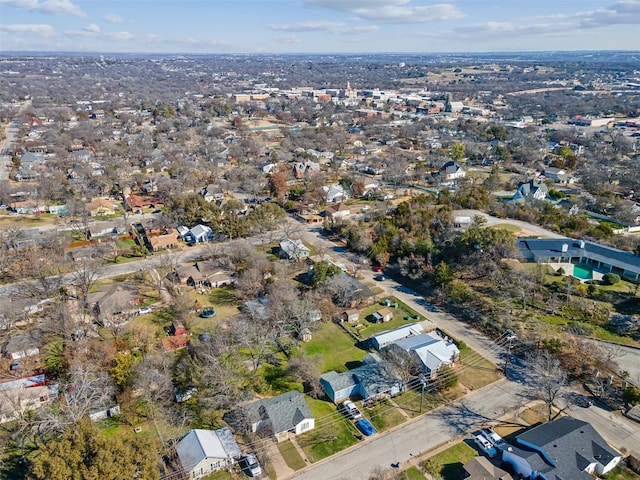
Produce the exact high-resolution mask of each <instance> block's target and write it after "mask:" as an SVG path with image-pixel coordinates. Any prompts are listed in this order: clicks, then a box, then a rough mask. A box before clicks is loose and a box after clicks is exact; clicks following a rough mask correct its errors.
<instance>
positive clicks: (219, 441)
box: [176, 428, 242, 478]
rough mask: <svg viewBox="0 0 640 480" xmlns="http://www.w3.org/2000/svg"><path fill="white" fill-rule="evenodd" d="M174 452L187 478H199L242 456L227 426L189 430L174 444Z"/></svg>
mask: <svg viewBox="0 0 640 480" xmlns="http://www.w3.org/2000/svg"><path fill="white" fill-rule="evenodd" d="M176 453H177V454H178V458H179V459H180V463H181V464H182V469H183V471H184V472H185V473H186V474H187V478H200V477H204V476H205V475H209V474H210V473H212V472H216V471H218V470H222V469H223V468H229V467H231V466H232V465H233V464H234V463H235V462H236V460H238V459H239V458H240V457H241V456H242V451H241V450H240V447H239V446H238V444H237V443H236V441H235V439H234V438H233V434H232V433H231V430H229V429H228V428H220V429H218V430H200V429H194V430H190V431H189V432H187V434H186V435H185V436H184V437H182V438H181V439H180V441H178V443H177V444H176Z"/></svg>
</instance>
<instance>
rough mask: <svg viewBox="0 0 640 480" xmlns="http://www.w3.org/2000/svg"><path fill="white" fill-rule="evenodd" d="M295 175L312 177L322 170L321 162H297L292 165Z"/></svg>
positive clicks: (297, 176)
mask: <svg viewBox="0 0 640 480" xmlns="http://www.w3.org/2000/svg"><path fill="white" fill-rule="evenodd" d="M291 168H292V170H293V176H294V177H296V178H303V177H310V176H313V175H315V174H316V173H318V172H320V164H319V163H316V162H312V161H311V160H305V161H304V162H295V163H294V164H293V166H292V167H291Z"/></svg>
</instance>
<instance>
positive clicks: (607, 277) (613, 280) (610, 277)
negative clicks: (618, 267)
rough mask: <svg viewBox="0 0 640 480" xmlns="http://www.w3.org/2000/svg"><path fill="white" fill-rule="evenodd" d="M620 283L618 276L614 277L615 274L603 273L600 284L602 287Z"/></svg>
mask: <svg viewBox="0 0 640 480" xmlns="http://www.w3.org/2000/svg"><path fill="white" fill-rule="evenodd" d="M618 283H620V275H616V274H615V273H611V272H609V273H605V274H604V275H603V276H602V284H603V285H616V284H618Z"/></svg>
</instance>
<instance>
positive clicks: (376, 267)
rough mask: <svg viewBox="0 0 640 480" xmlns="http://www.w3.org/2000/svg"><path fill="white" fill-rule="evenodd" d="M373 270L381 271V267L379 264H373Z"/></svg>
mask: <svg viewBox="0 0 640 480" xmlns="http://www.w3.org/2000/svg"><path fill="white" fill-rule="evenodd" d="M373 271H374V272H381V271H382V267H381V266H380V265H374V266H373Z"/></svg>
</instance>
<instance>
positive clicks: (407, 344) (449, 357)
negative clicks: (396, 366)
mask: <svg viewBox="0 0 640 480" xmlns="http://www.w3.org/2000/svg"><path fill="white" fill-rule="evenodd" d="M390 347H397V348H401V349H402V350H404V351H405V352H407V353H409V355H412V356H413V357H414V358H416V359H417V360H418V361H419V363H420V365H421V367H422V370H423V371H424V373H425V374H426V376H427V377H428V378H431V379H433V378H435V377H436V376H437V374H438V370H439V369H440V368H442V367H443V366H445V365H452V364H454V363H455V362H457V361H458V360H459V359H460V350H459V349H458V347H457V346H456V344H455V343H453V341H451V340H450V339H443V338H442V337H440V336H439V335H437V334H436V333H435V332H431V333H421V334H420V335H414V336H411V337H408V338H403V339H401V340H398V341H396V342H394V343H393V344H392V345H390Z"/></svg>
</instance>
